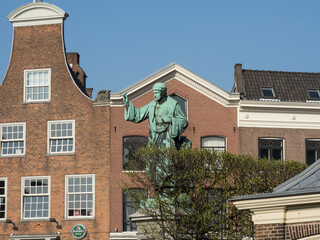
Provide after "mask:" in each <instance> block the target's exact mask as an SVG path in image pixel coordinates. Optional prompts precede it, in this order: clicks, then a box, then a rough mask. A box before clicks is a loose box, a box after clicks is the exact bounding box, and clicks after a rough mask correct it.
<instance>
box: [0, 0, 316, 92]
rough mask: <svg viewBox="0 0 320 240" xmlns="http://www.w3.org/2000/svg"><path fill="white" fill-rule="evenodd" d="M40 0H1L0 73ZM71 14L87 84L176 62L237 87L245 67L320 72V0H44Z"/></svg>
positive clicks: (70, 31) (73, 46) (69, 30)
mask: <svg viewBox="0 0 320 240" xmlns="http://www.w3.org/2000/svg"><path fill="white" fill-rule="evenodd" d="M31 2H32V0H1V3H0V30H1V38H0V53H1V54H0V80H1V81H2V79H3V78H4V75H5V72H6V70H7V66H8V62H9V58H10V51H11V43H12V25H11V23H10V22H9V21H8V19H7V16H8V15H9V14H10V13H11V12H12V11H13V10H15V9H16V8H18V7H20V6H21V5H24V4H27V3H31ZM44 2H49V3H52V4H55V5H57V6H58V7H60V8H62V9H63V10H64V11H66V12H67V13H68V14H69V18H68V19H67V20H66V21H65V43H66V49H67V51H68V52H79V54H80V64H81V66H82V68H83V69H84V70H85V72H86V74H87V75H88V79H87V87H92V88H94V92H93V95H94V97H95V95H96V93H97V92H98V90H102V89H110V90H111V91H112V92H118V91H120V90H122V89H124V88H126V87H128V86H130V85H132V84H134V83H135V82H137V81H139V80H141V79H143V78H145V77H147V76H148V75H150V74H152V73H153V72H156V71H158V70H159V69H161V68H163V67H165V66H166V65H168V64H170V63H172V62H176V63H178V64H180V65H182V66H183V67H185V68H187V69H189V70H190V71H192V72H194V73H196V74H197V75H199V76H201V77H203V78H205V79H206V80H208V81H210V82H212V83H213V84H215V85H217V86H219V87H221V88H223V89H224V90H226V91H230V90H231V88H232V86H233V81H234V79H233V78H234V64H236V63H242V65H243V68H245V69H259V70H278V71H297V72H320V28H319V26H320V14H319V10H320V1H318V0H308V1H305V0H299V1H297V0H282V1H279V0H268V1H262V0H261V1H259V0H241V1H239V0H219V1H218V0H161V1H160V0H44Z"/></svg>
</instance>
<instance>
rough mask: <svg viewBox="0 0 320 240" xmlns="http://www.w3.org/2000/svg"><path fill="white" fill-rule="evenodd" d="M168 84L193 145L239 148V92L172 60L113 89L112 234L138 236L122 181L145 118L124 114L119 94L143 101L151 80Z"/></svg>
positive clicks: (141, 138)
mask: <svg viewBox="0 0 320 240" xmlns="http://www.w3.org/2000/svg"><path fill="white" fill-rule="evenodd" d="M156 82H164V83H165V84H166V85H167V89H168V90H167V94H168V95H170V96H172V97H174V98H175V99H176V100H177V101H178V103H179V104H180V105H181V107H182V108H183V109H185V113H186V115H187V118H188V122H189V126H188V128H187V130H186V131H185V132H184V134H183V135H184V136H187V137H188V138H189V139H190V140H191V141H192V145H193V148H198V149H200V148H210V149H215V150H218V151H225V150H227V151H230V152H233V153H239V142H238V139H239V131H238V128H237V124H238V123H237V111H238V108H237V106H238V102H239V100H240V98H239V94H237V93H234V94H230V93H227V92H226V91H224V90H222V89H220V88H218V87H216V86H215V85H213V84H212V83H210V82H208V81H206V80H204V79H203V78H201V77H199V76H197V75H195V74H194V73H192V72H190V71H188V70H187V69H185V68H183V67H181V66H180V65H178V64H176V63H173V64H170V65H168V66H167V67H165V68H163V69H161V70H159V71H158V72H156V73H154V74H152V75H150V76H149V77H147V78H145V79H143V80H141V81H139V82H137V83H135V84H134V85H132V86H130V87H128V88H127V89H124V90H123V91H121V92H119V93H111V95H110V98H111V122H110V127H111V131H110V137H111V149H110V152H111V167H110V168H111V173H110V197H111V199H110V202H111V206H110V210H111V212H110V226H111V229H110V232H111V233H110V239H136V236H135V234H136V232H135V230H136V228H135V225H134V224H132V222H130V220H129V215H130V214H132V213H133V212H134V209H133V208H132V206H131V205H130V203H131V202H130V199H129V198H128V196H127V195H126V194H125V193H123V192H122V190H121V187H120V183H121V181H122V180H123V178H124V171H126V170H130V169H126V165H125V162H124V160H125V156H126V155H127V154H128V153H129V151H130V149H129V146H135V144H136V145H139V143H143V142H145V141H147V136H148V131H149V126H148V121H144V122H143V123H139V124H135V123H132V122H127V121H125V120H124V105H123V103H122V94H123V93H124V92H127V93H128V97H129V99H130V101H132V103H133V104H134V105H135V106H136V107H138V108H139V107H141V106H143V105H145V104H147V103H149V102H150V101H152V100H154V96H153V92H152V86H153V84H154V83H156Z"/></svg>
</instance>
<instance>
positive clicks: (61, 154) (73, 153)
mask: <svg viewBox="0 0 320 240" xmlns="http://www.w3.org/2000/svg"><path fill="white" fill-rule="evenodd" d="M70 155H76V153H75V152H72V153H47V157H51V156H70Z"/></svg>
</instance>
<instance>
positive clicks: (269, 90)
mask: <svg viewBox="0 0 320 240" xmlns="http://www.w3.org/2000/svg"><path fill="white" fill-rule="evenodd" d="M261 90H262V94H263V96H264V97H274V93H273V89H272V88H262V89H261Z"/></svg>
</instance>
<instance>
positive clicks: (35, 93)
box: [25, 70, 49, 101]
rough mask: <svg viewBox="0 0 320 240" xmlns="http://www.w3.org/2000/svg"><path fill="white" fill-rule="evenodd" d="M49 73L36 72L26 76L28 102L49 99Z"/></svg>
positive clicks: (43, 71)
mask: <svg viewBox="0 0 320 240" xmlns="http://www.w3.org/2000/svg"><path fill="white" fill-rule="evenodd" d="M48 76H49V71H48V70H36V71H32V72H31V71H30V72H28V73H27V74H26V91H25V93H26V100H27V101H37V100H48V99H49V77H48Z"/></svg>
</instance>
